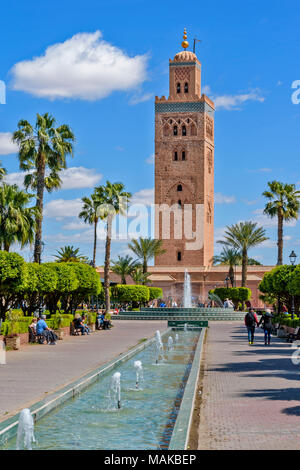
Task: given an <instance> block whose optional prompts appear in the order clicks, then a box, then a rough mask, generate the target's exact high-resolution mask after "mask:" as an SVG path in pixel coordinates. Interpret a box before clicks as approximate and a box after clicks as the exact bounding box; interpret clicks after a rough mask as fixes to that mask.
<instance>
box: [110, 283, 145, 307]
mask: <svg viewBox="0 0 300 470" xmlns="http://www.w3.org/2000/svg"><path fill="white" fill-rule="evenodd" d="M111 292H112V296H113V298H115V299H117V300H118V301H119V302H137V303H144V302H148V301H149V299H150V289H149V287H147V286H140V285H127V284H126V285H124V284H117V285H116V286H113V287H112V288H111Z"/></svg>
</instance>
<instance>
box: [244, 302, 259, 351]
mask: <svg viewBox="0 0 300 470" xmlns="http://www.w3.org/2000/svg"><path fill="white" fill-rule="evenodd" d="M245 325H246V327H247V331H248V341H249V344H253V343H254V332H255V326H256V325H257V326H258V319H257V316H256V313H255V311H254V310H253V308H250V309H249V312H248V313H246V315H245Z"/></svg>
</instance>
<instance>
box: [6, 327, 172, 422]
mask: <svg viewBox="0 0 300 470" xmlns="http://www.w3.org/2000/svg"><path fill="white" fill-rule="evenodd" d="M166 328H167V322H165V321H152V322H141V321H122V322H115V324H114V327H113V328H112V329H111V330H101V331H97V332H95V333H92V334H91V335H89V336H69V337H66V339H64V340H63V341H58V342H57V344H56V346H48V345H39V344H35V345H29V346H26V347H24V348H22V349H21V350H20V351H9V352H7V364H6V365H0V421H3V420H4V419H6V418H8V417H9V416H10V415H11V414H13V412H14V411H16V410H19V409H22V408H24V407H27V406H30V404H31V403H33V402H35V401H37V400H39V399H43V398H45V397H46V396H47V394H50V393H51V392H53V391H55V390H56V389H58V388H61V387H62V386H63V385H67V384H68V383H70V382H72V381H73V380H76V379H77V378H80V377H81V376H82V375H84V374H86V373H87V372H89V371H90V370H92V369H95V368H96V367H99V366H101V365H103V364H105V363H106V362H109V361H111V360H112V359H114V358H115V357H118V356H119V355H120V354H122V353H124V352H126V351H128V350H129V349H130V348H132V347H134V346H135V345H136V344H137V343H139V342H140V341H142V340H144V339H145V338H147V339H148V338H150V337H152V336H153V335H154V334H155V331H156V330H158V329H159V330H160V331H164V330H165V329H166Z"/></svg>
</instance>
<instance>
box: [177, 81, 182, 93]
mask: <svg viewBox="0 0 300 470" xmlns="http://www.w3.org/2000/svg"><path fill="white" fill-rule="evenodd" d="M180 91H181V89H180V83H179V82H178V83H177V93H180Z"/></svg>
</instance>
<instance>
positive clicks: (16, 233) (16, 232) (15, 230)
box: [0, 183, 37, 251]
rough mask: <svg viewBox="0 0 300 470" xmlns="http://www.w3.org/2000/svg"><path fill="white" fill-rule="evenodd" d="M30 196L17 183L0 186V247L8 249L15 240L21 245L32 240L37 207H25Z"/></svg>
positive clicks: (29, 200)
mask: <svg viewBox="0 0 300 470" xmlns="http://www.w3.org/2000/svg"><path fill="white" fill-rule="evenodd" d="M32 197H34V196H33V195H32V194H28V193H27V192H25V191H21V190H20V189H19V188H18V186H17V185H9V184H6V183H4V184H2V186H0V249H2V248H3V249H4V250H5V251H9V249H10V246H11V245H12V244H13V243H15V242H19V243H21V246H22V247H23V246H25V245H27V244H28V243H32V242H33V240H34V233H35V220H36V215H37V209H36V207H27V206H28V204H30V202H31V199H32Z"/></svg>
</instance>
